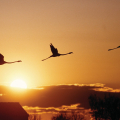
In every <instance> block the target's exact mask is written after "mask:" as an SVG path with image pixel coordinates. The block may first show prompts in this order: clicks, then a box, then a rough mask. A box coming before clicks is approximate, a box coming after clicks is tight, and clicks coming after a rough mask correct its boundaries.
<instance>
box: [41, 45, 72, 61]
mask: <svg viewBox="0 0 120 120" xmlns="http://www.w3.org/2000/svg"><path fill="white" fill-rule="evenodd" d="M50 48H51V52H52V55H51V56H49V57H48V58H51V57H57V56H61V55H67V54H71V53H73V52H69V53H66V54H60V53H58V50H57V48H55V47H54V46H53V45H52V43H51V44H50ZM48 58H45V59H43V60H42V61H44V60H46V59H48Z"/></svg>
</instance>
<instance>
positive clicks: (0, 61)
mask: <svg viewBox="0 0 120 120" xmlns="http://www.w3.org/2000/svg"><path fill="white" fill-rule="evenodd" d="M50 48H51V52H52V55H51V56H49V57H47V58H45V59H43V60H42V61H44V60H46V59H48V58H51V57H57V56H61V55H68V54H71V53H73V52H69V53H66V54H60V53H58V50H57V48H55V47H54V46H53V45H52V43H51V44H50ZM118 48H120V46H118V47H116V48H112V49H108V51H111V50H114V49H118ZM15 62H22V61H21V60H18V61H14V62H6V61H4V56H3V55H2V54H0V65H3V64H6V63H8V64H11V63H15Z"/></svg>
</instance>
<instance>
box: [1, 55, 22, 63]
mask: <svg viewBox="0 0 120 120" xmlns="http://www.w3.org/2000/svg"><path fill="white" fill-rule="evenodd" d="M15 62H22V61H21V60H18V61H14V62H6V61H4V56H3V55H2V54H0V65H3V64H6V63H8V64H11V63H15Z"/></svg>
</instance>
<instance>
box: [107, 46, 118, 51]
mask: <svg viewBox="0 0 120 120" xmlns="http://www.w3.org/2000/svg"><path fill="white" fill-rule="evenodd" d="M118 48H120V46H118V47H116V48H113V49H108V51H110V50H114V49H118Z"/></svg>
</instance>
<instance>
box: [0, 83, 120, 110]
mask: <svg viewBox="0 0 120 120" xmlns="http://www.w3.org/2000/svg"><path fill="white" fill-rule="evenodd" d="M109 93H110V94H114V95H117V96H118V95H119V96H120V89H113V88H110V87H106V86H105V84H101V83H96V84H66V85H52V86H40V87H37V88H35V89H26V90H23V89H18V90H17V89H16V88H9V87H6V86H0V94H1V95H2V96H0V98H1V99H0V102H19V103H20V104H21V105H22V106H29V107H31V108H32V107H35V110H37V111H41V109H37V107H38V108H39V107H40V108H47V109H44V112H46V111H47V112H49V111H50V110H54V112H56V110H57V109H58V110H57V111H59V110H65V109H69V110H70V109H73V108H75V109H77V107H78V106H79V107H80V108H85V109H89V108H90V106H89V101H88V97H89V96H90V95H91V94H97V95H98V96H104V94H109ZM4 94H5V95H4ZM75 105H78V106H75ZM52 107H53V108H52ZM69 107H70V108H69ZM55 108H56V109H55ZM29 110H31V109H29ZM42 111H43V109H42Z"/></svg>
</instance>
